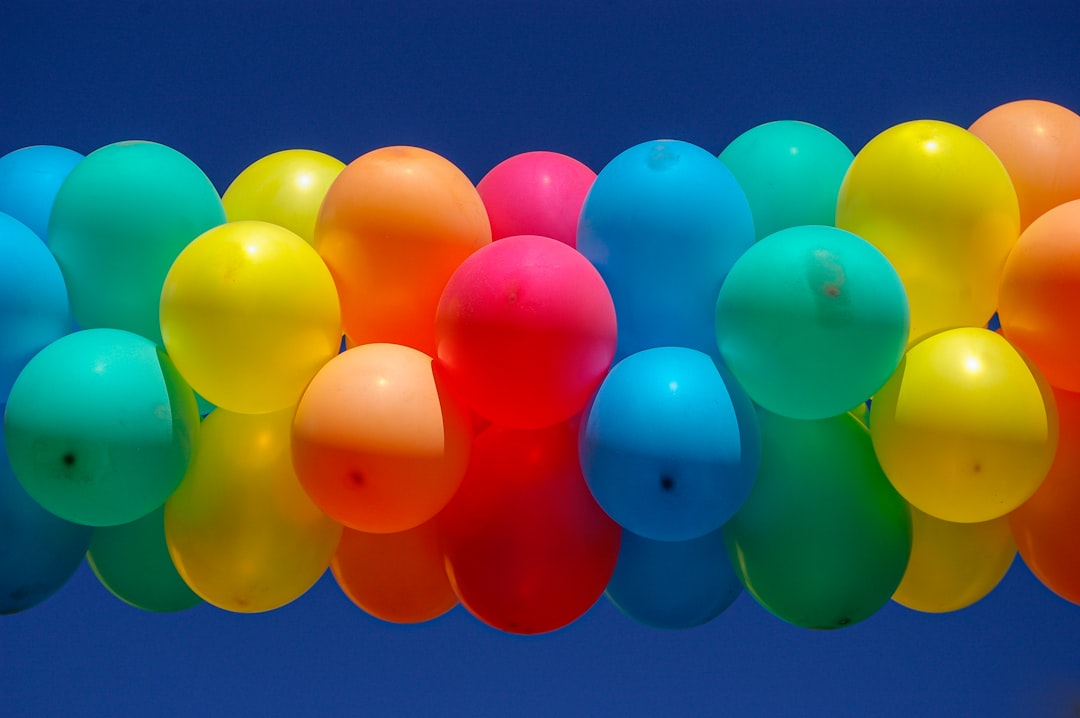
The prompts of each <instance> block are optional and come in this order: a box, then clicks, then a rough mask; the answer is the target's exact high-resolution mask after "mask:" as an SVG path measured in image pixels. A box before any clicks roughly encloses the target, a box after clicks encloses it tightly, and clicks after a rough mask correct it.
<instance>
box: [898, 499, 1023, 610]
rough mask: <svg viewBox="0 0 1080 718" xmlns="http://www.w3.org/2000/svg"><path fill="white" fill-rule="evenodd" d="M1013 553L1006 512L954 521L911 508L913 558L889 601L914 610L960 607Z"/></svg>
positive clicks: (1001, 572)
mask: <svg viewBox="0 0 1080 718" xmlns="http://www.w3.org/2000/svg"><path fill="white" fill-rule="evenodd" d="M1015 556H1016V544H1014V543H1013V539H1012V534H1010V533H1009V521H1008V519H1007V518H1005V517H1004V516H1002V517H1000V518H996V519H991V520H990V521H983V522H980V523H968V524H958V523H953V522H951V521H942V520H941V519H936V518H934V517H933V516H930V515H929V514H924V513H923V512H922V511H919V510H918V509H916V508H914V507H911V560H910V561H909V562H908V566H907V570H906V571H905V572H904V578H903V580H902V581H900V586H899V587H898V588H897V589H896V593H894V594H893V600H894V601H896V602H897V603H899V604H900V605H902V606H906V607H907V608H910V609H913V610H915V611H924V612H927V613H947V612H950V611H958V610H960V609H961V608H966V607H968V606H970V605H971V604H973V603H975V602H977V601H979V600H981V599H982V598H983V597H984V596H986V595H987V594H988V593H990V592H991V591H992V590H994V587H995V586H997V585H998V583H999V582H1000V581H1001V579H1002V578H1004V577H1005V574H1006V573H1007V572H1008V570H1009V566H1011V565H1012V562H1013V557H1015Z"/></svg>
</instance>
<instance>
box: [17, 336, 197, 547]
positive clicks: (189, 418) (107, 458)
mask: <svg viewBox="0 0 1080 718" xmlns="http://www.w3.org/2000/svg"><path fill="white" fill-rule="evenodd" d="M198 428H199V415H198V409H197V408H196V404H195V395H194V394H193V393H192V391H191V388H190V387H189V386H188V385H187V383H186V382H185V381H184V379H183V378H182V377H181V376H180V374H179V373H178V372H177V371H176V368H175V367H174V366H173V365H172V362H171V361H169V358H168V357H167V356H166V355H165V353H164V352H163V351H161V349H159V348H158V347H157V346H156V345H155V344H154V343H153V342H152V341H150V340H149V339H146V338H144V337H141V336H139V335H137V334H132V333H131V332H126V331H122V330H119V329H86V330H83V331H79V332H75V333H73V334H68V335H67V336H65V337H61V338H60V339H57V340H56V341H54V342H53V343H52V344H49V345H48V346H47V347H45V348H44V349H42V350H41V351H40V352H39V353H38V354H37V355H36V356H34V358H33V359H31V360H30V362H29V363H28V364H27V365H26V368H25V369H23V371H22V373H21V374H19V377H18V378H17V379H16V380H15V384H14V386H12V387H11V395H10V397H8V405H7V411H6V413H5V415H4V434H5V436H6V437H7V442H8V452H9V455H10V458H11V466H12V468H13V469H14V471H15V475H16V476H18V477H19V481H20V482H21V483H22V485H23V487H24V488H25V489H26V491H27V493H29V494H30V495H31V496H32V497H33V498H34V500H35V501H37V502H38V503H39V504H41V505H42V506H43V507H44V508H45V509H47V510H49V511H51V512H52V513H54V514H56V515H57V516H60V517H61V518H65V519H67V520H69V521H74V522H75V523H80V524H86V525H89V526H115V525H117V524H125V523H128V522H131V521H134V520H135V519H137V518H140V517H142V516H145V515H146V514H148V513H150V512H151V511H153V510H154V509H156V508H157V507H159V506H161V504H162V503H164V502H165V499H167V498H168V497H169V495H170V494H172V492H173V490H174V489H175V488H176V487H177V485H178V484H179V483H180V480H181V479H182V478H183V476H184V472H185V471H186V470H187V466H188V462H189V461H190V459H191V454H192V450H193V446H194V444H195V439H196V436H197V432H198Z"/></svg>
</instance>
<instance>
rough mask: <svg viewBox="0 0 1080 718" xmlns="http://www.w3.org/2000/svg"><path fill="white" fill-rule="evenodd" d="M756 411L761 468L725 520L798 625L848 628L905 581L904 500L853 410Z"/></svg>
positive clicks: (744, 566) (749, 577) (767, 593)
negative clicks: (824, 414) (816, 415)
mask: <svg viewBox="0 0 1080 718" xmlns="http://www.w3.org/2000/svg"><path fill="white" fill-rule="evenodd" d="M758 416H759V422H760V425H761V437H762V454H761V455H762V458H761V469H760V471H759V472H758V477H757V481H756V482H755V483H754V488H753V490H752V491H751V492H750V496H749V498H747V500H746V502H745V503H744V504H743V506H742V508H741V509H739V512H738V513H736V514H735V516H734V517H733V518H732V519H731V521H729V522H728V523H727V524H725V525H724V527H723V534H724V540H725V542H726V544H727V548H728V555H729V556H730V558H731V563H732V565H733V566H734V567H735V569H736V571H737V572H738V573H739V578H740V580H741V581H742V582H743V585H745V586H746V589H747V591H749V593H750V594H751V595H752V596H753V597H754V598H755V599H756V600H757V601H758V603H760V604H761V605H762V606H764V607H765V608H766V609H768V610H769V611H771V612H772V613H773V614H775V615H776V616H778V617H780V618H782V619H783V620H785V621H787V622H789V623H792V624H795V625H797V626H802V627H805V628H818V629H831V628H842V627H844V626H850V625H853V624H856V623H858V622H859V621H862V620H864V619H866V618H868V617H870V616H871V615H873V614H874V613H876V612H877V611H878V610H879V609H880V608H881V607H882V606H884V605H885V604H886V603H887V602H888V601H889V599H890V598H891V597H892V594H893V592H895V591H896V588H897V586H899V585H900V580H901V578H903V575H904V570H905V568H906V567H907V562H908V558H909V556H910V553H911V517H910V515H909V514H908V508H907V504H906V503H905V501H904V500H903V499H902V498H901V497H900V495H899V494H898V493H897V492H896V490H895V489H893V487H892V485H891V484H890V483H889V481H888V479H886V478H885V474H884V473H882V471H881V467H880V466H879V465H878V461H877V458H876V457H875V455H874V449H873V446H872V444H871V442H870V432H869V431H868V430H867V429H866V427H865V426H863V425H862V424H861V423H860V422H859V420H858V419H856V418H855V417H854V416H852V415H851V414H848V413H844V414H841V415H839V416H835V417H831V418H828V419H821V420H817V421H802V420H798V419H789V418H785V417H781V416H777V415H776V414H771V413H769V412H766V411H764V410H760V409H759V411H758Z"/></svg>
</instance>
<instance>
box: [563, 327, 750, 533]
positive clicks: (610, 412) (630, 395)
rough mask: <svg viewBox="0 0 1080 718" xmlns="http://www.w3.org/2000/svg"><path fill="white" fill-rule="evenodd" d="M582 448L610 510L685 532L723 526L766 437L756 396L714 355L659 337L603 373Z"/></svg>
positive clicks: (637, 522)
mask: <svg viewBox="0 0 1080 718" xmlns="http://www.w3.org/2000/svg"><path fill="white" fill-rule="evenodd" d="M579 452H580V457H581V467H582V471H583V473H584V475H585V480H586V481H587V482H588V486H589V489H590V490H591V491H592V494H593V496H594V497H596V501H597V503H599V504H600V506H601V508H603V509H604V511H606V512H607V513H608V515H609V516H611V517H612V518H613V519H615V521H617V522H618V523H619V524H620V525H621V526H623V527H624V528H626V529H629V530H630V531H633V532H634V533H636V534H638V535H640V536H643V537H645V538H650V539H654V540H660V541H685V540H688V539H693V538H697V537H698V536H702V535H704V534H707V533H709V532H711V531H715V530H716V529H718V528H720V526H721V524H723V523H724V522H725V521H727V520H728V519H729V518H731V516H732V515H733V514H734V513H735V511H737V510H738V508H739V506H741V505H742V502H743V501H744V500H745V499H746V496H747V495H748V494H749V493H750V487H751V486H753V483H754V475H755V474H756V473H757V468H758V462H759V460H760V455H761V443H760V437H759V435H758V427H757V419H756V418H755V416H754V410H753V406H752V405H751V403H750V400H749V399H748V398H747V397H746V395H745V394H744V393H743V391H742V390H741V389H740V388H739V386H738V384H736V383H735V382H734V381H733V380H732V379H731V378H730V377H726V378H725V377H723V376H722V375H721V374H720V371H719V370H718V369H717V366H716V364H715V363H714V362H713V359H711V358H710V357H709V356H708V355H706V354H702V353H701V352H699V351H696V350H694V349H684V348H681V347H658V348H655V349H646V350H644V351H641V352H638V353H636V354H632V355H630V356H629V357H627V358H626V359H623V360H622V361H621V362H619V363H618V364H616V365H615V367H614V368H613V369H612V370H611V373H610V374H608V376H607V378H606V379H604V383H603V384H602V385H601V386H600V389H599V391H598V392H597V393H596V398H595V399H594V400H593V402H592V405H591V406H590V407H589V409H588V412H587V413H586V415H585V418H584V421H583V422H582V427H581V434H580V438H579Z"/></svg>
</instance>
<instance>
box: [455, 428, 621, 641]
mask: <svg viewBox="0 0 1080 718" xmlns="http://www.w3.org/2000/svg"><path fill="white" fill-rule="evenodd" d="M438 524H439V532H440V536H441V539H442V546H443V551H444V552H445V554H446V566H447V571H448V573H449V575H450V582H451V584H452V585H453V586H454V590H455V592H456V593H457V595H458V598H459V599H460V600H461V603H462V605H464V606H465V607H466V608H467V609H468V610H469V612H470V613H472V614H473V615H474V616H476V617H477V618H478V619H479V620H481V621H483V622H484V623H486V624H487V625H489V626H492V627H494V628H497V629H499V630H501V631H506V632H508V633H519V634H536V633H545V632H547V631H554V630H556V629H558V628H562V627H564V626H566V625H568V624H570V623H572V622H573V621H575V620H576V619H577V618H579V617H580V616H581V615H583V614H584V613H585V612H586V611H588V610H589V609H590V608H591V607H592V606H593V605H594V604H595V603H596V601H597V600H599V599H600V597H601V596H602V595H603V593H604V588H605V587H606V586H607V584H608V581H609V579H610V578H611V574H612V571H613V570H614V569H615V562H616V560H617V559H618V555H619V541H620V536H621V531H620V529H619V526H618V524H616V523H615V522H614V521H612V520H611V519H610V518H608V516H607V515H606V514H605V513H604V512H603V510H601V509H600V507H599V506H597V505H596V502H595V501H594V500H593V498H592V496H591V495H590V494H589V489H588V487H586V486H585V481H584V479H583V478H582V476H581V469H580V468H579V466H578V458H577V444H576V442H575V437H574V431H573V429H572V428H571V427H570V426H567V425H565V424H563V425H558V426H553V427H547V428H544V429H538V430H534V431H518V430H514V429H507V428H504V427H500V426H491V427H489V428H488V429H485V430H484V431H483V432H482V433H481V434H480V435H479V436H477V438H476V441H475V443H474V445H473V453H472V460H471V461H470V463H469V471H468V474H467V475H466V477H465V481H464V482H463V483H462V485H461V489H460V490H459V491H458V493H457V495H455V496H454V499H453V501H451V502H450V505H449V506H447V507H446V510H445V511H443V512H442V513H441V514H439V518H438Z"/></svg>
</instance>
